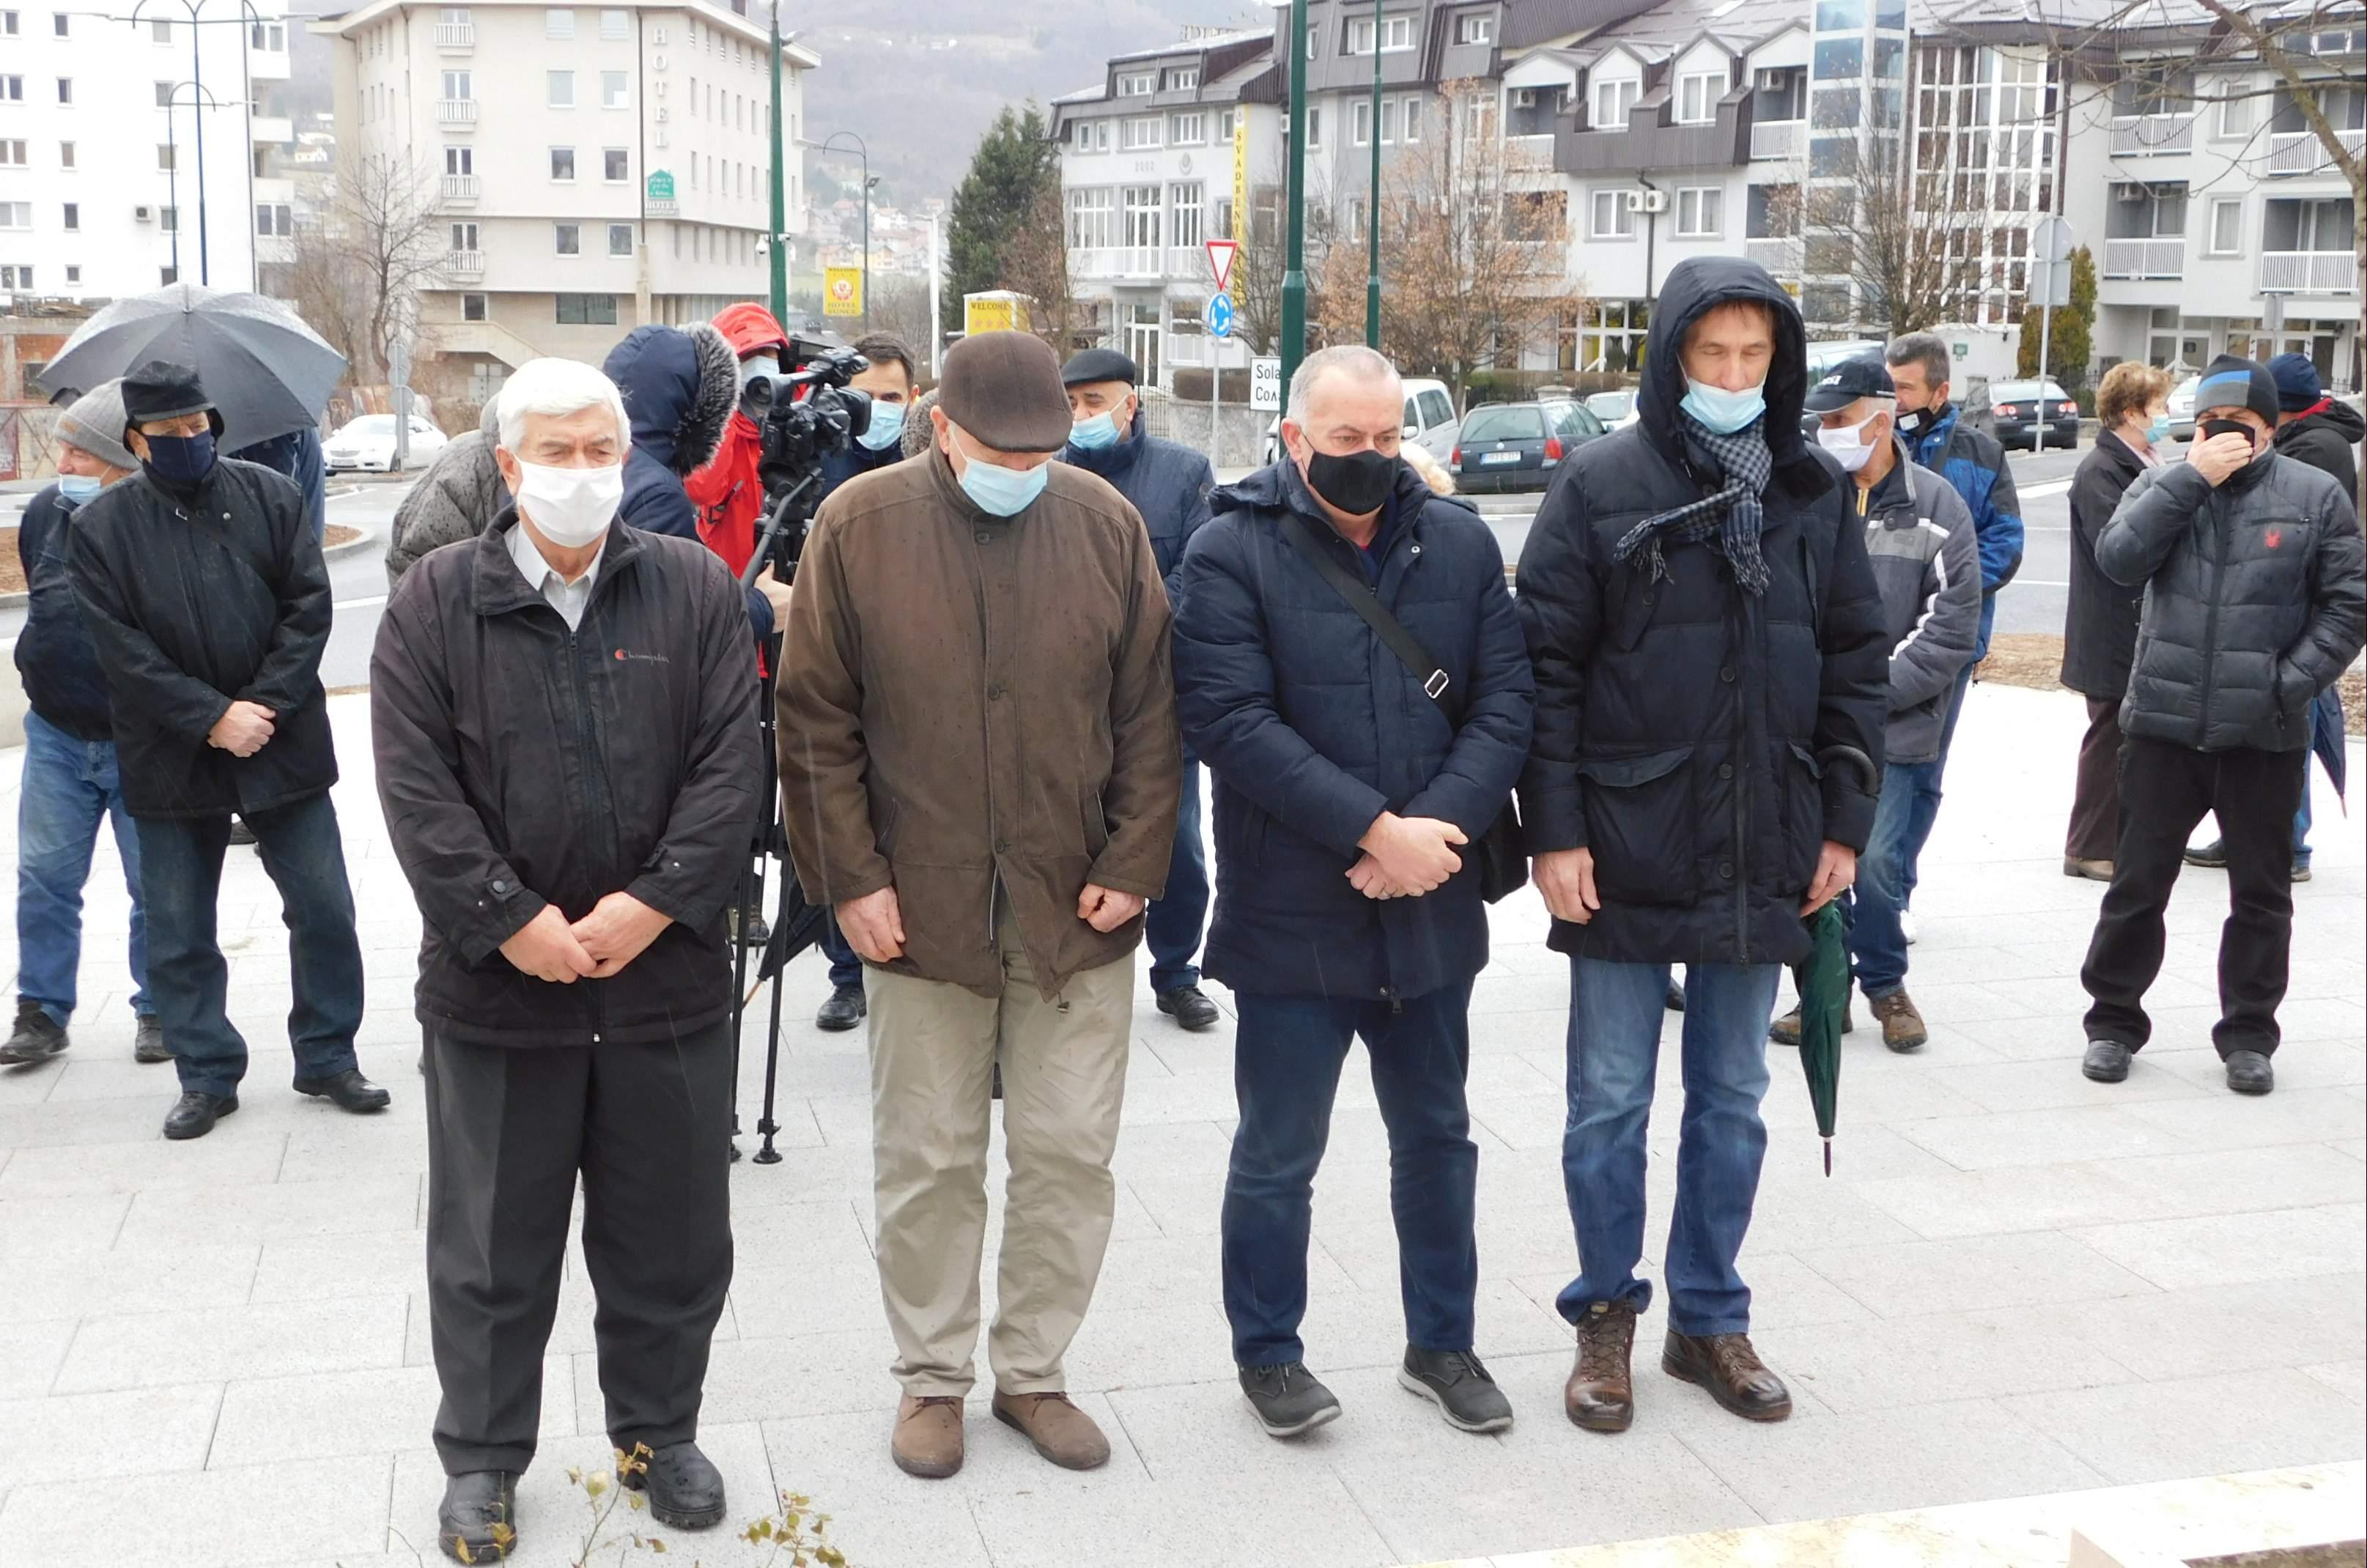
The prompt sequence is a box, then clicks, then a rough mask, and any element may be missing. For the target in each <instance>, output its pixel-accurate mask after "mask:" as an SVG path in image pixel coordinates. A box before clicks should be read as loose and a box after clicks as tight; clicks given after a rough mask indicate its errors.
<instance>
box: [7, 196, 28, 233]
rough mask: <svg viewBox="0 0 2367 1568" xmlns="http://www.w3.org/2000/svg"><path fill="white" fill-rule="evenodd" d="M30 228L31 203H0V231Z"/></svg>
mask: <svg viewBox="0 0 2367 1568" xmlns="http://www.w3.org/2000/svg"><path fill="white" fill-rule="evenodd" d="M32 226H33V204H32V203H31V202H29V201H0V229H30V228H31V227H32Z"/></svg>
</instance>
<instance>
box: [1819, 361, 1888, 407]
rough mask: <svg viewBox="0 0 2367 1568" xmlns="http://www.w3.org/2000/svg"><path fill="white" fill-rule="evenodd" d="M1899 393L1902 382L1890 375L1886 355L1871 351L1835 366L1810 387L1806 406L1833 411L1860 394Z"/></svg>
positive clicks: (1860, 396) (1869, 395) (1865, 396)
mask: <svg viewBox="0 0 2367 1568" xmlns="http://www.w3.org/2000/svg"><path fill="white" fill-rule="evenodd" d="M1897 396H1898V386H1897V383H1896V382H1894V381H1892V380H1891V378H1890V367H1888V366H1886V365H1885V364H1884V363H1883V362H1882V355H1878V354H1869V355H1865V356H1864V357H1863V358H1862V359H1844V360H1842V361H1841V362H1840V364H1839V365H1836V366H1834V367H1832V369H1831V370H1830V371H1829V372H1827V373H1826V376H1825V378H1824V379H1823V380H1821V381H1819V382H1818V383H1817V384H1816V385H1815V386H1814V387H1811V388H1809V389H1808V398H1807V401H1806V404H1804V405H1803V406H1804V407H1806V409H1807V411H1808V412H1810V413H1831V412H1834V411H1835V410H1837V409H1845V408H1847V407H1849V406H1850V404H1852V403H1853V402H1855V401H1857V400H1859V399H1860V398H1896V397H1897Z"/></svg>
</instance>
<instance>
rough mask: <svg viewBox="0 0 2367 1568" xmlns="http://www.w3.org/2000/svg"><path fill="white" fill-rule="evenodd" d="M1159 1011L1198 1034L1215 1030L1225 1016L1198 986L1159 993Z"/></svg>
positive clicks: (1182, 987)
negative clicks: (1218, 1022) (1205, 1030)
mask: <svg viewBox="0 0 2367 1568" xmlns="http://www.w3.org/2000/svg"><path fill="white" fill-rule="evenodd" d="M1159 1010H1160V1011H1161V1012H1163V1013H1165V1014H1166V1015H1167V1016H1168V1017H1170V1018H1172V1019H1173V1020H1174V1021H1176V1022H1178V1023H1180V1024H1182V1025H1183V1027H1184V1028H1186V1029H1188V1030H1190V1031H1191V1032H1193V1033H1195V1034H1197V1033H1199V1032H1200V1031H1202V1030H1204V1029H1214V1028H1215V1027H1216V1026H1217V1020H1218V1019H1220V1018H1222V1017H1223V1016H1224V1014H1222V1013H1220V1012H1218V1011H1217V1004H1216V1003H1214V1002H1212V1001H1210V1000H1209V999H1208V995H1207V993H1206V991H1203V990H1202V989H1200V987H1197V986H1178V987H1175V988H1174V989H1173V990H1172V991H1161V992H1160V993H1159Z"/></svg>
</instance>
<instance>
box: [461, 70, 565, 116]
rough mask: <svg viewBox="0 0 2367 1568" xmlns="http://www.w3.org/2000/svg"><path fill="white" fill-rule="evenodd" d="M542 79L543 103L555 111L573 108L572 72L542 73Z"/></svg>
mask: <svg viewBox="0 0 2367 1568" xmlns="http://www.w3.org/2000/svg"><path fill="white" fill-rule="evenodd" d="M445 75H446V76H447V78H448V77H449V76H450V75H451V73H450V72H448V71H447V72H446V73H445ZM543 78H544V81H545V82H546V84H547V86H546V88H545V92H544V97H543V101H544V102H545V103H547V104H549V106H550V107H552V108H555V109H572V108H573V107H575V73H574V72H572V71H546V72H544V73H543Z"/></svg>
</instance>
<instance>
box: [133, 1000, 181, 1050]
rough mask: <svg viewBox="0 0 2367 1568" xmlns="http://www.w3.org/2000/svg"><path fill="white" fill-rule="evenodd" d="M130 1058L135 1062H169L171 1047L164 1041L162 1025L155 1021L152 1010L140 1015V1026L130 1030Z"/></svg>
mask: <svg viewBox="0 0 2367 1568" xmlns="http://www.w3.org/2000/svg"><path fill="white" fill-rule="evenodd" d="M131 1059H132V1060H133V1061H135V1062H169V1061H171V1060H172V1059H173V1048H172V1047H171V1046H169V1045H167V1044H165V1043H164V1025H163V1024H161V1023H158V1022H157V1021H156V1015H155V1014H154V1013H153V1012H143V1013H142V1014H141V1015H140V1027H139V1028H138V1029H136V1030H134V1031H133V1032H132V1035H131Z"/></svg>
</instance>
